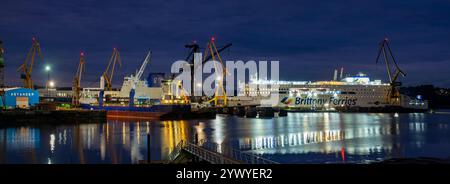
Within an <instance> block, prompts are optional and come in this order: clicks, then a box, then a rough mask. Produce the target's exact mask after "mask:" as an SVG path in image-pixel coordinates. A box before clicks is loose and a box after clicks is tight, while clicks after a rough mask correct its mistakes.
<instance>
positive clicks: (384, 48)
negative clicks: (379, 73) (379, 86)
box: [376, 37, 406, 105]
mask: <svg viewBox="0 0 450 184" xmlns="http://www.w3.org/2000/svg"><path fill="white" fill-rule="evenodd" d="M380 57H383V58H384V63H385V64H386V71H387V74H388V77H389V85H390V87H391V90H390V91H389V92H388V93H389V94H388V96H387V100H388V102H389V104H391V105H399V104H400V91H399V87H400V86H401V85H402V83H401V82H399V81H397V80H398V77H399V76H400V75H401V76H403V77H406V74H405V72H403V71H402V70H401V69H400V67H399V66H398V64H397V61H396V60H395V58H394V55H393V54H392V50H391V47H390V46H389V38H387V37H386V38H384V39H383V41H382V42H381V43H380V44H379V51H378V56H377V59H376V62H377V63H378V60H379V59H380Z"/></svg>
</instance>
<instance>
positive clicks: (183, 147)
mask: <svg viewBox="0 0 450 184" xmlns="http://www.w3.org/2000/svg"><path fill="white" fill-rule="evenodd" d="M183 154H190V155H191V156H192V157H193V161H194V162H200V161H203V162H207V163H211V164H278V163H277V162H275V161H272V160H269V159H266V158H263V157H260V156H257V155H254V154H251V153H247V152H243V151H240V150H236V149H233V148H229V147H225V146H223V145H220V144H217V143H213V142H208V141H206V140H202V141H200V142H199V143H198V144H195V143H191V142H187V141H183V140H182V141H180V142H179V143H178V144H177V146H176V147H175V148H174V150H173V151H172V152H171V153H170V155H169V160H168V163H177V162H178V161H179V160H180V157H182V156H183Z"/></svg>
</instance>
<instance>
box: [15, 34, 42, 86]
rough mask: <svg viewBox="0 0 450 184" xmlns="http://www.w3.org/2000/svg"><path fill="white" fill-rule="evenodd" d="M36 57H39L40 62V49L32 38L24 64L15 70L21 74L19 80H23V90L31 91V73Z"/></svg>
mask: <svg viewBox="0 0 450 184" xmlns="http://www.w3.org/2000/svg"><path fill="white" fill-rule="evenodd" d="M36 55H39V57H40V59H41V62H42V53H41V47H40V45H39V42H38V41H37V39H36V38H35V37H33V39H32V46H31V48H30V51H28V54H27V58H26V59H25V62H24V63H23V64H22V65H20V67H19V68H18V69H17V71H18V72H19V71H20V72H22V74H21V75H20V78H21V79H23V82H24V87H25V88H29V89H33V80H32V79H31V73H32V72H33V64H34V60H35V57H36Z"/></svg>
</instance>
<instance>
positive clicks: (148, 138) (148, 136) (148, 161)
mask: <svg viewBox="0 0 450 184" xmlns="http://www.w3.org/2000/svg"><path fill="white" fill-rule="evenodd" d="M150 152H151V150H150V133H148V134H147V163H150V162H151V161H150V158H151V157H150V156H151V155H150Z"/></svg>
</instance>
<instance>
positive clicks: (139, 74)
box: [131, 51, 152, 89]
mask: <svg viewBox="0 0 450 184" xmlns="http://www.w3.org/2000/svg"><path fill="white" fill-rule="evenodd" d="M151 57H152V51H148V53H147V56H146V57H145V59H144V61H143V62H142V65H141V68H139V70H137V71H136V75H135V76H131V77H132V79H133V84H134V86H133V89H134V88H135V87H136V86H135V85H136V84H137V82H138V81H139V80H141V77H142V74H144V71H145V67H147V65H148V63H149V62H150V59H151Z"/></svg>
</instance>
